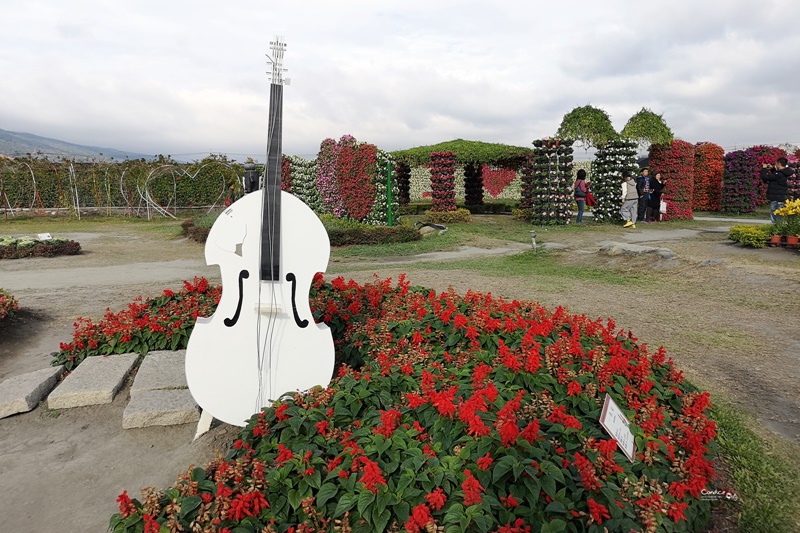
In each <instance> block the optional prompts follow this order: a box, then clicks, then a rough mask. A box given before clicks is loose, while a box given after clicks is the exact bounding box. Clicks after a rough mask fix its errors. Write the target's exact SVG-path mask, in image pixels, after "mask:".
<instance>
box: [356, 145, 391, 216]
mask: <svg viewBox="0 0 800 533" xmlns="http://www.w3.org/2000/svg"><path fill="white" fill-rule="evenodd" d="M377 155H378V157H377V164H376V166H377V170H378V171H377V173H376V175H375V181H374V182H373V185H374V186H375V201H374V202H373V203H372V208H371V209H370V212H369V214H368V215H367V217H366V218H365V219H364V220H363V222H365V223H367V224H373V225H375V226H386V225H387V224H388V223H389V220H388V219H389V214H388V212H387V209H386V204H387V203H388V201H389V196H388V194H387V193H388V191H389V187H388V178H389V176H388V172H389V168H388V167H389V162H391V164H392V222H393V223H394V222H396V221H397V218H398V216H399V210H400V203H399V202H398V201H397V198H398V196H399V194H400V192H399V190H398V188H397V163H396V162H395V160H394V159H393V158H392V156H391V154H389V152H386V151H385V150H381V149H380V148H378V154H377Z"/></svg>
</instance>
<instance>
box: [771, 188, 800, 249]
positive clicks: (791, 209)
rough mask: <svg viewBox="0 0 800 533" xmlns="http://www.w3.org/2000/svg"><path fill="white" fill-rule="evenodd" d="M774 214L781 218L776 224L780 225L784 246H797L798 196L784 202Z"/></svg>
mask: <svg viewBox="0 0 800 533" xmlns="http://www.w3.org/2000/svg"><path fill="white" fill-rule="evenodd" d="M775 214H776V215H778V216H780V217H781V218H782V220H781V222H780V223H778V224H776V226H780V227H781V231H782V235H784V236H785V239H784V241H785V244H786V247H787V248H797V247H798V241H800V239H799V238H798V236H800V198H798V199H795V200H790V201H788V202H786V203H785V204H783V207H781V208H780V209H778V210H776V211H775Z"/></svg>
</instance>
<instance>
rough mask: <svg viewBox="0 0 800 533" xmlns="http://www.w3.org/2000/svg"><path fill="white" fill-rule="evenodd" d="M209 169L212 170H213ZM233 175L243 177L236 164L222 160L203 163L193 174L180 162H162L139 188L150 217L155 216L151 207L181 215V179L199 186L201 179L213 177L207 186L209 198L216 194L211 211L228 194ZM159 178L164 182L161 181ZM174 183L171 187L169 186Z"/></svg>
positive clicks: (164, 213)
mask: <svg viewBox="0 0 800 533" xmlns="http://www.w3.org/2000/svg"><path fill="white" fill-rule="evenodd" d="M211 169H215V170H211ZM209 170H211V171H210V172H209ZM231 178H233V179H234V180H237V181H238V180H239V178H238V176H237V174H236V170H235V169H234V168H233V167H232V166H230V165H227V164H225V163H220V162H211V163H206V164H204V165H201V166H200V167H199V168H198V169H197V170H196V171H195V172H194V173H191V174H190V173H189V172H187V171H186V170H184V169H182V168H181V167H179V166H177V165H161V166H160V167H157V168H155V169H153V170H152V171H151V172H150V174H149V175H148V176H147V178H146V179H145V181H144V186H143V187H139V186H137V191H138V193H139V196H140V197H141V198H142V200H143V201H144V202H145V203H146V205H147V217H148V218H150V217H151V210H152V211H155V212H157V213H159V214H161V215H163V216H169V217H172V218H177V217H176V216H175V214H174V213H173V211H174V210H175V208H176V207H178V202H179V200H180V198H179V188H180V182H181V181H188V182H190V183H192V182H193V183H194V185H195V186H199V182H200V181H201V180H204V179H205V180H207V181H209V183H207V184H204V186H205V187H207V188H208V189H209V198H213V201H211V202H210V205H209V209H208V210H209V211H210V210H211V209H213V208H214V206H216V205H218V204H219V203H220V202H221V201H222V200H223V198H224V197H225V193H226V191H227V183H228V180H229V179H231ZM159 181H162V182H163V183H159ZM212 183H213V185H212ZM170 185H171V191H170V190H169V189H170V187H169V186H170ZM181 207H190V206H181Z"/></svg>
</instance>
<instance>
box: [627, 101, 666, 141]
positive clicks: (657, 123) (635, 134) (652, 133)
mask: <svg viewBox="0 0 800 533" xmlns="http://www.w3.org/2000/svg"><path fill="white" fill-rule="evenodd" d="M622 136H623V137H626V138H628V139H631V140H633V141H636V142H637V143H639V146H640V147H643V148H646V147H647V146H648V145H651V144H669V143H671V142H672V140H673V134H672V130H671V129H669V126H667V123H666V122H664V117H663V115H657V114H656V113H654V112H653V111H651V110H650V109H647V108H646V107H643V108H642V109H641V110H640V111H639V112H638V113H636V114H635V115H633V116H632V117H631V118H630V120H628V123H627V124H625V127H624V128H622Z"/></svg>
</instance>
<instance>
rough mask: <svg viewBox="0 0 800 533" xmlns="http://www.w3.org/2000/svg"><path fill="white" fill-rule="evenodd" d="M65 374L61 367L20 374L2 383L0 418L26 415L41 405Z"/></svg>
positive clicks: (0, 388) (0, 386) (0, 389)
mask: <svg viewBox="0 0 800 533" xmlns="http://www.w3.org/2000/svg"><path fill="white" fill-rule="evenodd" d="M63 372H64V366H63V365H61V366H57V367H50V368H45V369H42V370H37V371H35V372H28V373H27V374H20V375H19V376H14V377H10V378H8V379H6V380H5V381H3V382H2V383H0V418H5V417H7V416H11V415H15V414H17V413H26V412H28V411H30V410H31V409H33V408H34V407H36V406H37V405H39V402H41V401H42V400H43V399H44V397H45V396H47V394H48V393H49V392H50V391H51V390H53V388H54V387H55V386H56V383H58V379H59V378H60V377H61V374H62V373H63Z"/></svg>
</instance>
